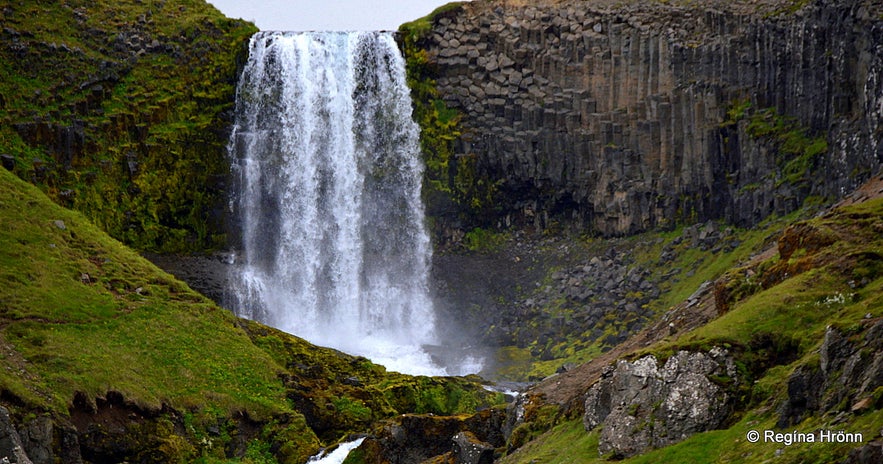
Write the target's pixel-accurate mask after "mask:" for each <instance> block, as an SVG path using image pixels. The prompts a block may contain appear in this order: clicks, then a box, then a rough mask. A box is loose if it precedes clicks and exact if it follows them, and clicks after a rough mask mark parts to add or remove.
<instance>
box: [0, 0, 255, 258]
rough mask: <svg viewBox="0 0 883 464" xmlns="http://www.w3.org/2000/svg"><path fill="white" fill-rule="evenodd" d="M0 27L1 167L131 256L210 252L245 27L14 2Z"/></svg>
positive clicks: (195, 5) (202, 16) (196, 4)
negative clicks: (133, 251)
mask: <svg viewBox="0 0 883 464" xmlns="http://www.w3.org/2000/svg"><path fill="white" fill-rule="evenodd" d="M0 20H2V22H3V25H4V27H3V30H2V31H0V41H2V44H3V46H2V47H0V94H2V95H3V97H2V98H0V108H2V113H0V122H2V124H0V154H3V155H4V157H5V159H4V162H5V163H7V164H9V165H12V166H13V169H14V172H15V173H16V174H18V176H19V177H21V178H23V179H26V180H29V181H31V182H33V183H35V184H37V185H40V186H41V188H42V190H43V191H44V192H46V193H47V194H48V195H49V196H50V197H51V198H53V199H54V200H56V201H57V202H59V203H61V204H63V205H65V206H69V207H73V208H75V209H77V210H79V211H81V212H83V213H84V214H86V216H87V217H89V218H90V219H91V220H92V221H94V222H95V223H96V224H98V225H99V226H100V227H101V228H102V229H104V230H105V231H107V232H108V233H110V234H111V235H112V236H114V237H115V238H117V239H120V240H122V241H124V242H125V243H127V244H129V245H131V246H134V247H136V248H138V249H142V250H144V249H150V250H157V251H183V250H202V249H210V248H213V247H217V246H220V245H221V244H222V243H223V239H224V238H223V233H224V232H223V213H222V211H223V204H224V202H225V200H226V198H224V192H223V185H224V183H225V181H226V176H227V172H228V169H229V168H228V162H227V158H226V149H225V147H226V144H227V134H228V128H229V124H230V120H231V110H232V107H233V101H234V98H233V97H234V92H235V82H236V78H237V75H238V70H237V66H238V62H239V61H241V60H242V59H244V56H245V53H246V46H247V42H248V38H249V37H250V36H251V34H252V33H254V32H255V31H256V28H255V27H254V25H252V24H250V23H246V22H243V21H239V20H231V19H228V18H225V17H224V16H223V15H221V14H220V12H218V11H217V10H216V9H215V8H214V7H212V6H211V5H209V4H207V3H205V2H204V1H202V0H187V1H179V2H166V1H162V0H161V1H151V2H142V1H140V0H126V1H122V2H103V1H97V2H96V1H91V2H87V1H67V2H36V1H25V2H17V3H13V4H7V5H5V6H4V7H3V8H2V11H0Z"/></svg>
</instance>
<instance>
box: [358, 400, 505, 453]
mask: <svg viewBox="0 0 883 464" xmlns="http://www.w3.org/2000/svg"><path fill="white" fill-rule="evenodd" d="M505 420H506V417H505V413H503V412H502V411H498V410H491V409H486V410H484V411H481V412H479V413H477V414H475V415H473V416H469V417H465V418H464V417H462V416H433V415H403V416H401V417H398V418H396V419H394V420H393V421H391V422H390V423H389V424H387V425H386V426H385V427H383V429H382V430H381V431H380V433H378V434H377V435H376V436H373V437H368V438H367V439H366V440H365V441H364V442H363V443H362V445H361V446H360V447H359V449H360V450H362V452H363V453H365V454H367V455H369V456H370V458H369V459H366V461H365V462H389V463H391V464H411V463H415V462H424V461H426V460H428V459H432V458H436V457H438V458H440V459H445V460H443V461H433V462H454V463H462V464H467V463H468V464H485V463H491V462H493V458H494V449H495V447H500V446H503V444H505V442H506V439H505V437H504V436H503V433H502V431H501V430H502V425H503V422H504V421H505Z"/></svg>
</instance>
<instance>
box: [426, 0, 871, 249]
mask: <svg viewBox="0 0 883 464" xmlns="http://www.w3.org/2000/svg"><path fill="white" fill-rule="evenodd" d="M606 3H607V2H597V3H596V2H592V3H589V4H587V3H585V2H576V1H570V2H567V1H566V2H556V5H554V6H533V5H531V6H504V5H500V4H499V2H473V3H470V4H466V5H464V6H463V7H462V9H461V10H460V13H459V14H446V15H441V16H439V17H436V18H435V19H434V22H433V27H432V31H431V32H430V34H429V36H428V38H427V39H426V40H425V42H424V46H425V47H426V48H427V49H428V50H429V52H430V56H431V57H432V59H433V60H434V62H435V63H436V65H437V68H438V80H437V83H438V89H439V91H440V94H441V96H442V98H443V99H444V100H445V101H446V102H447V103H448V104H449V105H450V106H452V107H454V108H457V109H458V110H460V111H461V112H463V113H464V119H463V125H464V126H465V127H464V131H463V134H464V135H463V136H462V137H461V139H460V140H459V142H458V143H459V146H458V151H459V152H460V153H462V154H464V155H467V154H468V155H477V157H478V159H479V164H480V169H482V170H483V171H484V172H486V173H488V174H489V175H490V177H491V178H493V179H499V180H502V181H503V182H502V184H501V192H502V193H503V195H501V198H503V200H502V201H503V203H504V204H502V205H500V206H501V207H502V209H503V213H502V214H503V215H504V216H506V218H505V219H506V222H508V221H509V219H518V218H521V219H522V220H523V221H525V222H527V221H531V220H532V219H531V218H533V219H536V218H548V217H550V216H551V217H554V218H556V220H562V221H567V222H568V223H570V224H574V225H576V226H578V227H584V228H588V229H591V230H594V231H596V232H599V233H602V234H607V235H612V234H627V233H631V232H636V231H640V230H645V229H648V228H652V227H659V226H666V225H670V224H672V223H673V222H674V221H694V222H695V221H705V220H707V219H726V220H729V221H731V222H733V223H737V224H742V225H749V224H753V223H755V222H757V221H758V220H760V219H762V218H764V217H766V216H767V215H769V214H770V213H774V212H785V211H789V210H793V209H794V208H796V207H798V206H799V205H800V204H802V202H803V200H804V199H805V198H806V197H807V196H810V195H819V196H823V197H836V196H839V195H842V193H843V192H845V191H847V190H848V189H851V188H854V187H855V186H856V185H858V183H859V182H861V181H862V180H864V179H866V178H867V177H868V176H869V175H870V174H871V173H872V172H873V171H876V170H878V169H879V168H880V163H881V161H883V138H881V137H880V134H881V131H883V21H881V20H880V15H879V14H878V13H879V12H875V11H872V10H874V7H871V6H866V5H864V3H863V2H861V1H846V2H831V1H826V0H817V1H813V2H812V3H811V4H810V5H807V6H805V7H803V8H801V9H800V10H799V11H797V12H787V11H785V10H781V11H769V12H760V11H755V7H751V8H748V7H747V5H740V4H739V2H732V3H730V2H728V3H727V4H723V3H715V4H714V5H713V6H711V5H707V4H703V5H699V6H695V7H689V8H688V7H682V6H676V5H666V4H659V3H653V4H646V3H644V2H626V4H625V5H624V6H616V7H611V6H608V5H607V4H606ZM628 3H631V4H628ZM740 102H747V103H748V104H749V105H750V107H751V108H752V109H753V110H760V109H764V108H773V109H775V112H776V113H777V114H780V115H787V117H789V118H793V119H794V121H796V124H798V125H799V126H800V127H802V128H804V129H805V130H806V131H807V132H806V133H807V134H811V135H813V136H819V137H825V138H826V139H827V143H828V147H829V148H828V151H827V153H826V154H824V155H821V156H819V157H817V158H814V159H811V160H810V163H809V166H808V167H809V168H811V169H812V170H813V172H817V173H824V175H821V176H813V177H809V176H807V177H806V178H805V179H803V181H801V182H798V183H794V182H788V181H785V179H784V177H785V176H784V173H783V170H784V169H783V162H784V160H783V158H782V157H783V154H782V151H781V150H779V149H778V146H777V145H776V144H775V143H770V141H769V140H764V139H762V138H756V137H754V136H751V135H749V131H748V128H747V126H748V124H747V121H745V120H744V119H743V120H741V121H740V120H738V118H736V117H734V114H733V112H732V110H733V108H734V105H736V104H738V103H740ZM728 111H729V113H728ZM534 222H536V221H534ZM541 222H542V221H541ZM540 226H542V224H540Z"/></svg>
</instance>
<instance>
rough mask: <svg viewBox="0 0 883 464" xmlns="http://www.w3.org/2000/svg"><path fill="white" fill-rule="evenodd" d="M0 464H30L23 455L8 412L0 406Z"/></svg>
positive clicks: (22, 447) (18, 437)
mask: <svg viewBox="0 0 883 464" xmlns="http://www.w3.org/2000/svg"><path fill="white" fill-rule="evenodd" d="M0 462H5V463H12V464H32V462H31V460H30V459H29V458H28V455H27V453H25V450H24V446H23V444H22V441H21V436H19V434H18V431H16V430H15V427H13V425H12V420H11V419H10V417H9V411H8V410H7V409H6V408H4V407H2V406H0Z"/></svg>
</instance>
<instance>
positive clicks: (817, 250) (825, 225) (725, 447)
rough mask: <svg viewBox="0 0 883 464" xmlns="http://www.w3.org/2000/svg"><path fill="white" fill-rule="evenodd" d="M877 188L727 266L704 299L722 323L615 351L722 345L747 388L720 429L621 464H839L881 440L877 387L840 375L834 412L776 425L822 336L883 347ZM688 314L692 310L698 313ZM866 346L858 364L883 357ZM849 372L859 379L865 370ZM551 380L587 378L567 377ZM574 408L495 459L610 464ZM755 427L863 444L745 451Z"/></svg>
mask: <svg viewBox="0 0 883 464" xmlns="http://www.w3.org/2000/svg"><path fill="white" fill-rule="evenodd" d="M879 189H880V183H879V182H878V183H877V184H876V187H875V188H874V191H875V193H876V195H873V196H872V198H871V199H867V198H865V199H866V201H860V202H858V203H855V204H847V205H842V206H840V207H837V208H835V209H833V210H831V211H830V212H828V213H825V214H822V215H819V216H817V217H815V218H813V219H809V220H803V221H793V222H788V223H786V224H784V225H782V226H781V229H779V232H777V233H776V234H775V237H776V238H777V240H776V242H775V243H772V244H770V245H769V246H767V247H766V248H767V249H768V250H769V251H767V252H764V247H760V248H758V249H756V250H755V251H757V253H756V254H754V255H752V257H751V258H747V257H746V259H744V260H743V261H742V262H741V263H738V264H735V265H728V267H729V269H728V270H726V272H722V273H718V274H717V275H718V276H719V278H717V280H716V283H715V295H714V299H712V300H708V301H706V302H705V303H700V306H701V305H702V304H711V305H712V306H717V307H718V311H719V316H717V317H715V318H714V319H712V320H711V321H710V322H708V323H707V324H703V325H700V326H698V327H695V328H693V329H692V330H689V331H685V332H683V333H678V334H675V335H670V334H669V333H665V332H662V333H657V334H653V335H652V336H648V335H647V334H646V333H642V334H639V335H638V336H637V337H636V338H637V339H639V340H642V341H643V340H648V339H655V340H657V341H656V342H655V343H653V344H652V345H650V346H644V345H646V343H634V344H632V345H631V346H632V347H631V349H630V350H628V351H623V352H621V353H619V354H618V356H620V357H625V358H627V359H636V358H638V357H640V356H644V355H647V354H653V355H656V356H657V357H658V358H661V359H666V358H668V357H669V356H671V355H672V354H673V353H674V352H675V351H677V350H681V349H686V350H694V351H695V350H700V351H701V350H707V349H709V348H711V347H712V346H720V347H725V348H727V349H729V350H730V351H731V352H733V353H736V359H737V365H738V366H739V369H740V371H741V372H742V374H741V375H743V376H744V377H743V380H746V379H747V380H748V382H749V383H748V384H743V385H742V387H740V388H741V390H740V392H739V394H740V395H741V406H740V408H739V410H738V411H736V412H735V414H734V415H733V418H734V421H733V422H734V423H732V424H731V425H729V426H728V427H727V428H726V429H724V430H716V431H710V432H705V433H700V434H697V435H694V436H693V437H691V438H689V439H687V440H685V441H683V442H681V443H678V444H676V445H673V446H669V447H666V448H663V449H659V450H655V451H651V452H649V453H646V454H644V455H641V456H637V457H633V458H630V459H625V460H624V461H622V462H634V463H644V462H694V463H713V462H768V461H769V460H775V462H783V463H798V462H802V463H806V462H818V463H825V462H840V460H841V459H843V458H844V457H845V456H847V455H848V454H849V452H850V451H851V450H853V449H855V448H857V447H858V446H861V445H862V444H867V443H869V442H872V441H874V440H879V438H880V434H881V426H883V386H880V385H879V384H874V382H875V381H874V380H869V381H868V382H869V383H868V384H867V385H863V386H861V387H857V386H856V385H855V384H854V383H853V384H850V383H849V382H848V381H847V380H846V376H844V377H843V378H841V380H838V381H836V382H834V383H833V385H830V386H829V387H828V390H827V391H825V392H823V394H824V395H825V397H834V398H841V399H840V400H839V401H840V402H839V404H833V405H830V407H827V408H825V407H822V408H820V409H819V410H817V411H814V412H813V411H812V410H811V411H810V412H811V413H810V414H809V415H807V416H806V417H804V418H802V419H801V420H800V421H799V423H796V424H794V425H793V426H789V427H785V428H783V427H782V426H781V424H780V423H779V421H780V416H781V414H782V411H783V409H782V408H783V403H785V402H786V401H787V399H788V397H789V394H790V393H789V391H791V390H792V389H793V388H795V387H793V386H791V385H790V384H789V380H790V379H791V378H792V377H793V376H795V375H797V374H796V373H799V372H801V371H807V372H818V371H819V367H818V366H819V363H820V349H821V347H822V344H823V340H824V338H825V336H826V331H828V330H829V328H831V327H833V328H834V329H835V330H837V331H838V332H839V333H843V334H845V336H846V337H848V340H850V341H851V343H863V342H862V340H878V339H875V338H874V337H879V334H876V335H875V334H874V333H872V332H873V330H874V329H872V328H873V327H874V326H875V324H878V323H879V321H880V320H881V318H883V233H881V232H883V198H880V195H879ZM693 311H695V312H696V313H697V314H698V313H699V312H700V311H701V310H700V309H698V308H697V309H694V310H693ZM663 327H664V326H663ZM652 330H654V328H653V327H651V328H649V329H648V331H652ZM657 330H659V329H657ZM654 337H655V338H654ZM868 343H869V344H867V345H866V346H865V347H864V348H861V350H860V353H861V359H862V360H863V361H859V362H858V364H857V365H858V366H861V365H865V364H863V363H869V362H871V361H870V360H871V359H874V356H877V355H878V354H879V353H878V350H877V349H876V348H874V344H873V343H872V342H868ZM875 343H877V344H879V340H878V341H877V342H875ZM626 345H629V343H628V342H627V343H626ZM861 346H864V345H861ZM610 361H611V359H610V358H608V359H606V360H605V361H603V362H610ZM601 367H603V366H600V365H599V366H598V369H600V368H601ZM844 369H853V371H850V372H855V369H861V367H856V365H852V366H850V367H848V368H847V367H844ZM832 375H841V373H840V372H839V371H838V372H835V373H834V374H832ZM850 375H857V374H850ZM877 377H879V376H877ZM549 382H552V383H555V382H557V383H558V384H562V383H568V382H583V383H585V380H584V379H583V380H580V379H578V378H572V377H571V378H567V377H563V376H562V377H558V378H554V379H551V380H550V381H549ZM853 382H854V381H853ZM876 382H879V380H877V381H876ZM543 388H545V389H547V390H548V389H549V388H554V387H551V385H550V386H549V387H542V384H541V387H540V391H543ZM838 395H839V396H838ZM540 404H542V402H541V403H540ZM533 407H534V408H535V409H539V410H541V409H542V408H543V407H542V406H538V405H534V406H533ZM547 407H548V406H547ZM555 410H556V409H555V408H553V409H552V411H555ZM578 412H579V411H571V412H570V415H567V414H563V413H560V412H559V413H557V414H551V415H550V414H549V413H548V411H547V412H546V414H545V415H542V414H538V415H536V419H535V421H534V423H533V424H531V423H530V422H529V423H527V424H525V425H522V427H523V428H525V429H526V430H528V433H529V434H531V435H530V437H532V438H533V440H532V441H529V442H527V443H526V444H525V445H524V446H523V447H521V448H519V449H518V450H516V451H514V452H512V453H511V454H509V455H508V456H506V457H505V458H503V459H502V461H501V462H503V463H507V464H515V463H528V462H542V463H565V462H567V463H593V462H607V461H608V459H609V458H610V456H599V454H598V439H599V433H600V430H599V429H598V428H596V429H594V430H592V431H589V432H588V433H587V432H586V431H585V430H584V429H583V424H582V421H581V417H580V416H579V415H578V414H577V413H578ZM750 430H760V431H763V430H776V431H778V432H791V431H792V430H796V431H799V432H804V433H808V432H814V431H817V430H835V431H844V432H848V433H861V434H862V436H863V438H864V439H863V441H862V443H858V444H856V443H812V444H807V443H799V444H793V445H791V446H786V445H784V444H782V443H771V442H770V443H765V442H761V443H751V442H749V441H748V440H747V439H746V434H747V433H748V432H749V431H750Z"/></svg>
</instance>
